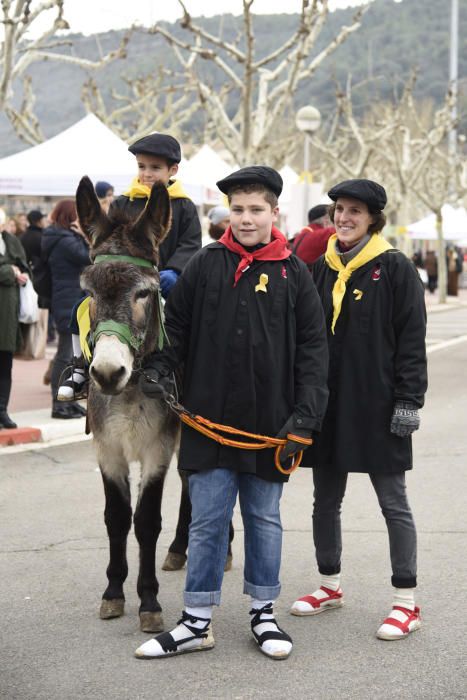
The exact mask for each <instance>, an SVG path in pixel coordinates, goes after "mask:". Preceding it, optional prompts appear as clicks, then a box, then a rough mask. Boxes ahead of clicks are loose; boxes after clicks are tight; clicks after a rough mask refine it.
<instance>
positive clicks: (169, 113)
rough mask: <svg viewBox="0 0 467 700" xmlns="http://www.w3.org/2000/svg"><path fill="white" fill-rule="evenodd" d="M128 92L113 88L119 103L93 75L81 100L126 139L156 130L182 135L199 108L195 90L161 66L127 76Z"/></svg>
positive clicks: (135, 138) (139, 136) (113, 94)
mask: <svg viewBox="0 0 467 700" xmlns="http://www.w3.org/2000/svg"><path fill="white" fill-rule="evenodd" d="M123 80H124V83H125V85H126V87H127V91H126V93H121V92H117V91H116V90H112V91H111V94H110V96H111V99H112V100H113V103H114V104H116V106H114V105H112V106H109V100H106V99H105V98H104V96H103V95H102V91H101V89H100V88H99V86H98V85H97V83H96V81H95V80H94V79H93V78H92V77H89V79H88V80H87V81H86V82H85V83H84V85H83V88H82V91H81V99H82V101H83V104H84V106H85V107H86V109H87V110H88V111H89V112H93V113H94V114H95V115H96V116H97V117H99V119H100V120H101V121H102V122H104V124H106V125H107V126H108V127H109V128H110V129H112V131H114V132H115V133H116V134H118V135H119V136H120V138H122V139H123V140H124V141H131V140H133V141H135V140H137V139H139V138H141V137H142V136H145V135H146V134H148V133H150V132H152V131H164V130H166V129H167V128H170V133H171V134H172V135H173V136H175V137H179V138H180V137H181V133H182V128H183V126H184V124H186V122H188V121H189V119H190V118H191V117H192V116H193V114H194V113H195V112H196V111H197V110H198V109H199V105H198V102H197V99H196V97H197V95H196V91H195V90H191V91H190V90H188V89H187V87H186V85H185V83H184V81H183V82H180V81H178V80H177V76H176V75H175V74H174V73H173V71H170V70H167V69H166V68H159V70H158V71H157V73H155V74H153V75H148V76H145V77H139V78H124V79H123Z"/></svg>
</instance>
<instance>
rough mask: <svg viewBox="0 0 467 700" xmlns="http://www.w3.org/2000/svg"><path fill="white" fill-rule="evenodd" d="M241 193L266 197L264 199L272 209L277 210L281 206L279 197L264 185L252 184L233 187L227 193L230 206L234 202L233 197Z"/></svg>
mask: <svg viewBox="0 0 467 700" xmlns="http://www.w3.org/2000/svg"><path fill="white" fill-rule="evenodd" d="M239 192H244V193H245V194H251V193H252V192H258V194H262V195H264V199H265V200H266V202H267V203H268V204H270V205H271V209H275V208H276V207H277V206H278V204H279V200H278V198H277V195H276V194H275V193H274V192H272V191H271V190H270V189H268V188H267V187H265V186H264V185H260V184H258V183H251V184H250V185H233V186H232V187H231V188H230V189H229V191H228V193H227V199H228V201H229V204H230V203H231V201H232V196H233V195H234V194H238V193H239Z"/></svg>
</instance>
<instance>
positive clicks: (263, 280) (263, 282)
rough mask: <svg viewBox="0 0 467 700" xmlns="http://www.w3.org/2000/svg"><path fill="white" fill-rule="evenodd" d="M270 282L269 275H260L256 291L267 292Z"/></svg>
mask: <svg viewBox="0 0 467 700" xmlns="http://www.w3.org/2000/svg"><path fill="white" fill-rule="evenodd" d="M268 282H269V277H268V276H267V275H265V274H264V272H263V274H262V275H260V276H259V284H257V285H256V287H255V292H267V291H268V290H267V289H266V286H267V284H268Z"/></svg>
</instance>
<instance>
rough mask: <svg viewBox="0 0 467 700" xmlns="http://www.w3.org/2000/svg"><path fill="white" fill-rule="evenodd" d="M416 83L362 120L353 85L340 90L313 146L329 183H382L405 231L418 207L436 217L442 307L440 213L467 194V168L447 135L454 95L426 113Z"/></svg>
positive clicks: (443, 264)
mask: <svg viewBox="0 0 467 700" xmlns="http://www.w3.org/2000/svg"><path fill="white" fill-rule="evenodd" d="M415 82H416V76H415V74H413V75H412V76H411V77H410V79H409V80H408V81H407V83H406V85H405V86H404V89H403V91H402V94H401V95H400V97H399V98H398V99H395V100H394V101H393V102H386V103H383V102H381V103H378V105H377V108H376V109H373V110H367V111H366V112H365V116H364V117H361V118H358V117H355V115H354V107H353V102H352V93H351V84H350V80H349V82H348V84H347V88H346V90H345V91H342V90H340V89H338V90H337V93H336V109H335V112H334V114H333V116H332V118H331V119H330V120H329V123H328V126H327V130H326V131H325V133H323V134H317V135H314V136H313V137H312V138H311V143H312V146H313V148H314V153H315V159H314V162H315V163H317V164H319V165H318V166H317V170H318V172H319V176H320V177H321V179H323V180H324V182H325V184H327V185H332V184H334V183H335V182H338V181H339V180H344V179H348V178H357V177H367V178H370V179H374V180H379V181H380V182H383V183H384V186H385V188H386V190H387V191H388V200H389V201H388V209H387V211H388V213H389V214H390V215H392V219H393V221H394V222H395V223H397V224H399V225H401V226H406V225H407V224H408V223H409V222H410V221H411V220H413V218H414V213H415V212H417V213H418V212H419V211H420V205H421V206H422V207H423V209H424V210H425V211H426V209H428V210H429V211H431V212H433V213H434V214H435V216H436V225H437V231H438V246H437V247H438V270H439V301H440V303H442V302H444V301H445V299H446V260H445V241H444V237H443V228H442V206H443V204H445V203H446V202H449V201H452V202H457V201H459V200H460V199H461V198H462V197H463V196H465V195H466V194H467V170H466V167H467V166H466V163H465V159H463V158H462V157H461V156H460V155H458V156H453V155H452V154H449V152H448V149H447V143H446V141H447V135H448V133H449V132H450V130H451V129H452V128H453V126H454V122H453V118H452V100H453V99H454V98H453V94H452V92H451V91H448V92H447V94H446V97H445V100H444V102H443V104H442V105H441V106H440V107H439V108H438V109H437V110H435V109H434V108H433V107H432V106H426V105H425V106H424V108H421V107H422V106H421V105H420V103H417V102H416V100H415V98H414V87H415ZM417 200H418V204H417ZM402 247H405V246H404V241H402Z"/></svg>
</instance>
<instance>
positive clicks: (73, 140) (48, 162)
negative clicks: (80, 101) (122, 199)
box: [0, 114, 136, 196]
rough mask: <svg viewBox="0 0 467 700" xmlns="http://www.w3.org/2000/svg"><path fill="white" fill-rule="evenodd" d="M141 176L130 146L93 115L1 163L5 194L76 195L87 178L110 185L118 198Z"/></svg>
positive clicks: (1, 190) (0, 187) (0, 185)
mask: <svg viewBox="0 0 467 700" xmlns="http://www.w3.org/2000/svg"><path fill="white" fill-rule="evenodd" d="M135 174H136V167H135V159H134V156H132V155H131V153H129V152H128V145H127V144H126V143H125V142H124V141H122V140H121V139H120V138H119V137H118V136H116V135H115V134H114V133H113V132H112V131H111V130H110V129H109V128H108V127H106V126H105V124H103V123H102V122H101V121H100V120H99V119H98V118H97V117H96V116H95V115H94V114H88V115H87V116H86V117H84V118H83V119H80V121H78V122H76V124H73V125H72V126H70V127H69V128H68V129H65V131H62V132H61V133H60V134H57V136H53V137H52V138H51V139H49V140H48V141H44V143H41V144H39V145H38V146H33V147H32V148H28V149H26V150H25V151H21V152H20V153H15V154H14V155H12V156H7V157H6V158H2V159H1V160H0V194H13V195H36V196H38V195H43V196H46V195H49V196H74V195H75V192H76V188H77V186H78V183H79V181H80V179H81V177H82V176H83V175H89V177H90V178H91V180H92V181H93V182H96V181H97V180H105V181H106V182H110V183H111V184H112V185H113V186H114V188H115V192H116V194H120V193H121V192H123V190H125V189H126V188H127V187H128V185H129V183H130V181H131V179H132V178H133V177H134V176H135Z"/></svg>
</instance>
